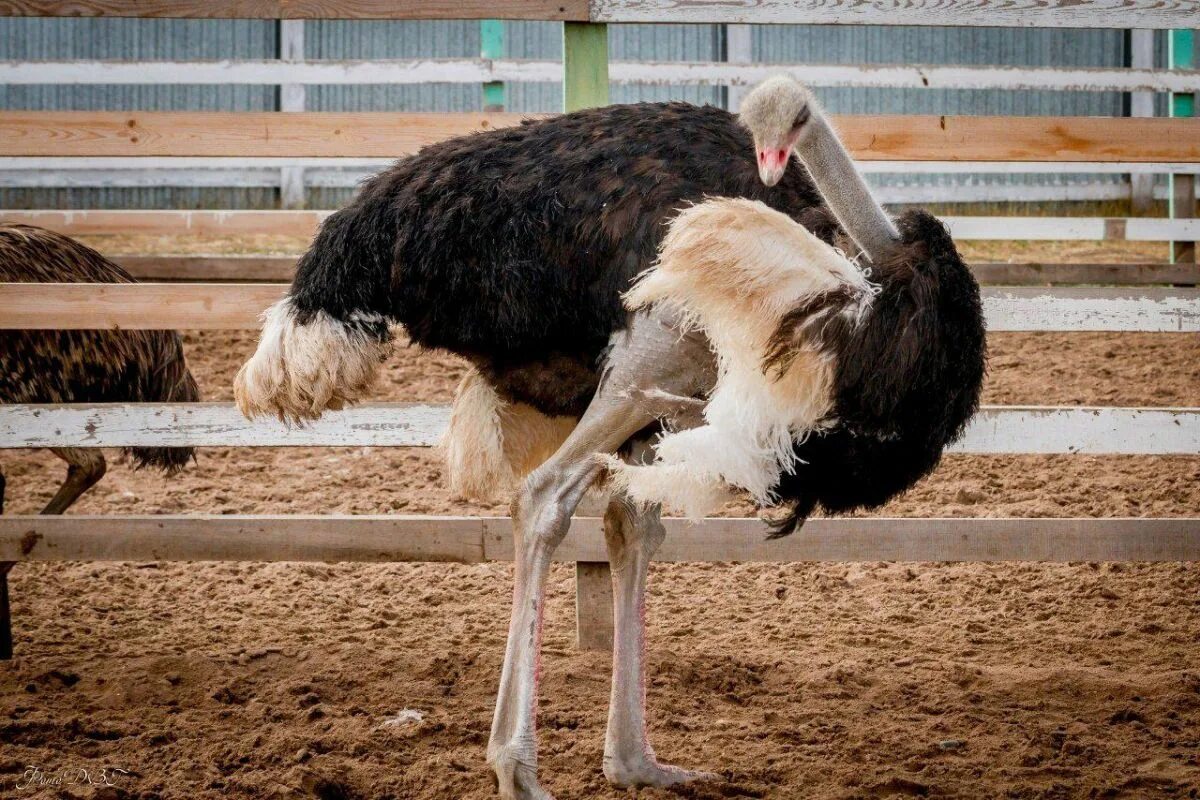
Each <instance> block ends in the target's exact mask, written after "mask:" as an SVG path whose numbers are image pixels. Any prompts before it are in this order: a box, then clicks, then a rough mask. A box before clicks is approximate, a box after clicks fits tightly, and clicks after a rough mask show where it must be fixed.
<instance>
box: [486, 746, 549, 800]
mask: <svg viewBox="0 0 1200 800" xmlns="http://www.w3.org/2000/svg"><path fill="white" fill-rule="evenodd" d="M488 763H489V764H491V766H492V769H493V770H495V772H496V782H497V787H496V788H497V789H499V791H500V797H501V798H502V800H554V797H553V795H551V794H550V793H549V792H547V791H546V790H545V789H543V788H542V787H541V785H540V784H538V780H537V768H536V767H534V766H532V765H530V764H527V763H525V762H523V761H521V760H520V759H519V758H517V757H516V756H514V755H513V754H512V753H499V754H497V755H495V756H493V757H491V758H489V759H488Z"/></svg>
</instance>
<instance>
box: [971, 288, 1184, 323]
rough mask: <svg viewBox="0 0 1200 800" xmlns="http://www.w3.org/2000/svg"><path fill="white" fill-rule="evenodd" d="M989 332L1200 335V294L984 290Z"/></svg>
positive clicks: (1175, 291)
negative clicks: (1119, 332)
mask: <svg viewBox="0 0 1200 800" xmlns="http://www.w3.org/2000/svg"><path fill="white" fill-rule="evenodd" d="M983 296H984V301H983V302H984V315H985V318H986V321H987V328H988V330H989V331H1147V332H1153V331H1158V332H1163V333H1194V332H1197V331H1200V293H1198V291H1197V290H1195V289H1178V288H1170V289H1167V288H1162V289H1156V288H1137V289H1125V288H1080V289H1074V288H1059V287H1054V288H1051V287H1012V288H987V289H984V290H983Z"/></svg>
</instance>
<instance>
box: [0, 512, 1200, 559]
mask: <svg viewBox="0 0 1200 800" xmlns="http://www.w3.org/2000/svg"><path fill="white" fill-rule="evenodd" d="M663 523H664V525H665V527H666V529H667V537H666V540H665V541H664V542H663V544H662V547H661V548H660V549H659V550H658V552H657V553H655V555H654V559H655V560H656V561H676V562H679V561H753V562H796V561H1194V560H1200V519H1192V518H1180V519H1170V518H1162V519H1129V518H1111V519H1091V518H1088V519H1078V518H1073V519H1072V518H1068V519H987V518H978V517H962V518H937V519H920V518H904V517H864V518H848V519H847V518H840V519H810V520H809V521H808V522H807V523H805V525H804V528H803V529H802V530H801V531H800V532H799V533H796V534H793V535H792V536H788V537H785V538H783V539H776V540H770V541H768V540H766V539H765V538H764V535H765V533H766V527H765V526H764V525H763V523H762V521H761V520H758V519H747V518H710V519H706V520H704V521H702V522H700V523H697V524H691V523H688V522H686V521H684V520H680V519H664V520H663ZM512 558H513V546H512V523H511V520H509V519H508V518H507V517H418V516H395V515H386V516H367V515H355V516H340V515H329V516H309V515H286V516H276V515H262V516H238V515H195V516H114V515H106V516H85V515H68V516H61V517H54V516H16V515H13V516H0V561H353V562H397V561H454V562H464V563H476V562H481V561H511V560H512ZM554 558H555V560H557V561H566V562H570V561H575V562H593V563H595V562H603V561H605V560H606V559H607V554H606V551H605V548H604V534H603V531H602V530H601V520H599V519H595V518H590V517H580V518H577V519H575V520H574V521H573V523H572V525H571V530H570V532H569V533H568V534H567V536H566V538H565V539H564V540H563V542H562V544H561V545H560V546H559V547H558V548H557V549H556V550H555V553H554Z"/></svg>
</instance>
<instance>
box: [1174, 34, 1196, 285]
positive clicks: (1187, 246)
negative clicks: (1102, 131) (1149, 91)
mask: <svg viewBox="0 0 1200 800" xmlns="http://www.w3.org/2000/svg"><path fill="white" fill-rule="evenodd" d="M1168 36H1169V37H1170V42H1169V46H1168V48H1167V53H1168V66H1169V67H1171V68H1172V69H1192V68H1193V67H1194V66H1195V64H1196V53H1195V38H1196V37H1195V31H1190V30H1183V31H1171V32H1170V33H1169V34H1168ZM1195 115H1196V95H1195V94H1194V93H1192V94H1173V95H1171V116H1172V117H1194V116H1195ZM1167 201H1168V203H1169V205H1170V214H1171V217H1172V218H1174V219H1191V218H1193V217H1195V216H1196V176H1195V174H1190V175H1172V176H1171V178H1170V191H1169V192H1168V194H1167ZM1171 263H1173V264H1195V263H1196V242H1195V241H1184V242H1171ZM1197 273H1198V274H1197V275H1196V279H1194V280H1192V281H1190V283H1200V267H1198V268H1197Z"/></svg>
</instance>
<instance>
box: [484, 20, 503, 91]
mask: <svg viewBox="0 0 1200 800" xmlns="http://www.w3.org/2000/svg"><path fill="white" fill-rule="evenodd" d="M479 55H480V57H482V58H486V59H493V58H504V20H502V19H485V20H482V21H481V22H480V23H479ZM504 105H505V103H504V82H503V81H488V82H487V83H485V84H484V85H483V110H484V111H503V110H504Z"/></svg>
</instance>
